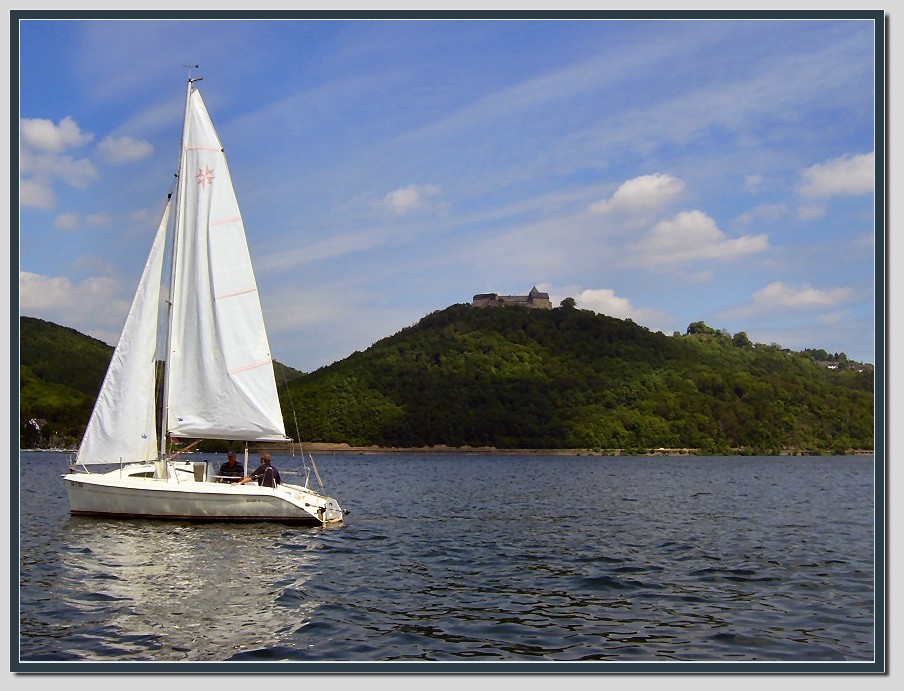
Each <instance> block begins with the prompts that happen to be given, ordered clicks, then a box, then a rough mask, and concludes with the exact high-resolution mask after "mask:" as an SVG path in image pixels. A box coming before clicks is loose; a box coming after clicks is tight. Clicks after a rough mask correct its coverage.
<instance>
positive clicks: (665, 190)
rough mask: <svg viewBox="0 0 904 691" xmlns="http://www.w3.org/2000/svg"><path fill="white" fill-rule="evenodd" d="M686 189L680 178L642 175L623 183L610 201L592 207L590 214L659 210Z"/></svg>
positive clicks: (656, 174) (657, 174) (660, 174)
mask: <svg viewBox="0 0 904 691" xmlns="http://www.w3.org/2000/svg"><path fill="white" fill-rule="evenodd" d="M683 189H684V183H683V182H682V181H681V180H679V179H678V178H674V177H672V176H671V175H665V174H663V173H654V174H653V175H641V176H640V177H636V178H633V179H631V180H628V181H626V182H624V183H622V185H621V187H619V188H618V189H617V190H615V194H613V195H612V196H611V197H610V198H609V199H606V200H603V201H601V202H597V203H596V204H593V205H591V206H590V213H593V214H610V213H637V212H642V211H647V210H650V209H658V208H660V207H662V206H663V205H664V204H666V203H668V202H670V201H671V200H672V199H674V198H675V197H677V196H678V195H679V194H680V193H681V191H682V190H683Z"/></svg>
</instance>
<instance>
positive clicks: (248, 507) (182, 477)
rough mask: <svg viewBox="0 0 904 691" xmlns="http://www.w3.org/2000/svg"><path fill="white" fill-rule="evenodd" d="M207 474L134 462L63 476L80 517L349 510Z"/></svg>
mask: <svg viewBox="0 0 904 691" xmlns="http://www.w3.org/2000/svg"><path fill="white" fill-rule="evenodd" d="M161 471H162V472H161ZM207 473H209V469H208V468H206V464H205V463H204V462H201V463H191V462H180V463H170V464H166V466H165V468H162V467H157V464H154V463H134V464H129V465H126V466H123V467H122V468H117V469H115V470H111V471H109V472H105V473H82V472H79V473H70V474H68V475H64V476H63V480H64V482H65V485H66V492H67V493H68V495H69V507H70V511H71V512H72V513H73V514H75V515H100V516H108V517H118V518H156V519H183V520H208V521H277V522H287V523H308V524H312V525H327V524H336V523H341V522H342V520H343V516H344V514H345V512H344V511H343V510H342V509H341V508H340V507H339V504H338V503H336V501H335V500H334V499H331V498H330V497H326V496H323V495H321V494H317V493H316V492H313V491H311V490H309V489H306V488H304V487H301V486H299V485H292V484H286V483H282V484H280V485H278V486H277V487H276V488H270V487H259V486H258V485H257V484H256V483H255V482H250V483H246V484H244V485H239V484H227V483H219V482H214V481H211V480H210V479H208V477H206V474H207ZM162 474H165V475H166V477H155V475H158V476H159V475H162Z"/></svg>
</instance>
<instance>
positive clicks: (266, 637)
mask: <svg viewBox="0 0 904 691" xmlns="http://www.w3.org/2000/svg"><path fill="white" fill-rule="evenodd" d="M149 527H150V528H151V530H149ZM320 539H321V536H320V533H319V532H316V533H312V532H310V531H293V530H286V528H285V526H281V525H278V524H270V525H259V526H256V527H255V528H254V530H249V528H248V526H247V525H245V524H235V525H233V524H229V523H216V524H204V523H197V522H190V523H188V522H173V521H167V522H165V523H158V522H156V521H147V520H116V521H115V522H114V521H108V520H103V519H100V520H98V519H91V520H87V519H84V518H80V517H77V516H76V517H73V518H72V519H71V520H70V521H69V522H68V525H67V527H66V549H65V550H64V552H63V554H62V557H61V564H62V566H61V569H60V572H59V573H60V576H61V578H60V579H59V581H58V583H57V584H56V585H55V590H54V592H55V593H58V594H59V595H60V596H61V597H62V599H63V600H64V601H65V602H66V603H67V607H68V608H70V609H71V610H72V611H71V613H70V614H69V615H67V619H68V621H67V624H66V633H65V641H66V642H65V649H66V651H67V653H68V654H69V655H73V656H77V657H78V658H79V659H82V660H93V661H103V660H112V659H115V660H117V661H155V662H161V661H193V660H194V661H222V660H229V659H230V658H234V657H235V656H237V655H243V654H247V653H249V652H251V651H255V650H267V649H272V648H279V647H280V646H281V645H286V646H288V645H292V644H293V643H292V641H293V635H294V632H295V631H297V630H298V629H299V628H301V627H303V626H305V625H306V624H310V623H311V621H312V620H313V616H314V612H315V610H316V608H317V607H318V606H319V605H320V604H321V603H320V602H319V601H317V600H316V599H315V598H312V597H310V596H309V595H308V594H307V593H306V590H305V589H306V588H308V587H309V586H308V584H309V581H310V580H311V579H313V578H316V576H317V573H318V564H319V561H320V554H321V550H319V549H316V547H317V546H318V545H319V544H320Z"/></svg>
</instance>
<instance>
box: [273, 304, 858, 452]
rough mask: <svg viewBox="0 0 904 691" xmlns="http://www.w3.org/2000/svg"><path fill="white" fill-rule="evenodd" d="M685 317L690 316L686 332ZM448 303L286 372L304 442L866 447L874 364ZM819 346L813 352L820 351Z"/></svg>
mask: <svg viewBox="0 0 904 691" xmlns="http://www.w3.org/2000/svg"><path fill="white" fill-rule="evenodd" d="M691 327H693V328H691ZM691 327H689V331H690V332H691V333H689V334H686V335H674V336H671V337H669V336H665V335H663V334H660V333H654V332H651V331H649V330H648V329H646V328H644V327H641V326H638V325H637V324H635V323H633V322H632V321H630V320H620V319H615V318H612V317H607V316H604V315H599V314H596V313H593V312H589V311H585V310H579V309H575V308H574V307H573V306H566V307H559V308H557V309H553V310H548V311H547V310H527V309H522V308H517V307H506V308H497V309H477V308H474V307H471V306H468V305H455V306H452V307H449V308H447V309H445V310H442V311H439V312H435V313H433V314H431V315H429V316H427V317H425V318H424V319H422V320H421V321H420V322H419V323H418V324H416V325H415V326H412V327H409V328H407V329H404V330H403V331H401V332H399V333H398V334H396V335H394V336H391V337H389V338H385V339H383V340H381V341H379V342H377V343H375V344H374V345H373V346H372V347H370V348H368V349H367V350H366V351H365V352H362V353H355V354H353V355H352V356H350V357H348V358H346V359H345V360H342V361H340V362H337V363H334V364H333V365H330V366H329V367H325V368H322V369H320V370H318V371H316V372H314V373H312V374H309V375H306V376H305V377H302V378H301V379H299V380H296V381H294V382H292V383H291V384H290V390H291V393H292V397H293V400H294V407H295V409H296V410H297V411H298V422H299V427H300V436H301V439H302V440H304V441H308V442H347V443H349V444H352V445H354V446H368V445H377V446H384V447H421V446H432V445H448V446H453V447H457V446H465V445H467V446H492V447H497V448H541V449H542V448H572V449H597V450H606V449H624V450H627V451H629V452H630V451H636V452H645V451H646V450H648V449H656V448H661V447H664V448H693V449H699V450H700V451H701V452H703V453H729V452H731V451H733V450H734V451H736V450H738V449H741V450H742V452H744V451H746V452H750V453H754V452H755V453H767V454H768V453H780V452H782V451H783V450H785V451H787V450H789V449H793V450H795V451H798V452H812V453H824V452H845V451H848V450H851V449H872V448H873V413H874V411H873V399H872V391H873V379H872V376H873V372H872V368H871V367H869V368H866V370H865V371H862V372H858V371H853V370H850V369H845V368H844V358H841V360H840V362H841V364H842V366H841V367H840V368H839V369H838V370H830V369H827V368H826V367H825V366H821V365H819V364H817V362H816V360H815V359H814V357H812V356H811V355H810V354H804V353H791V352H787V351H784V350H782V349H781V348H780V347H778V346H775V345H768V346H767V345H762V344H753V343H751V342H750V341H749V339H748V338H747V336H746V334H743V333H740V334H736V335H735V336H734V337H732V336H730V335H729V334H724V333H720V332H718V331H716V330H715V329H710V328H709V327H706V325H705V324H703V323H702V322H697V323H695V324H693V325H691ZM818 352H820V353H823V354H824V351H818Z"/></svg>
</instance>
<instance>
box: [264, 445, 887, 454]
mask: <svg viewBox="0 0 904 691" xmlns="http://www.w3.org/2000/svg"><path fill="white" fill-rule="evenodd" d="M270 448H271V449H272V448H277V449H280V448H281V449H284V450H285V451H286V452H288V453H298V452H301V451H304V452H305V453H309V454H310V453H316V454H318V455H335V454H348V455H358V456H377V455H381V454H412V455H418V454H419V455H442V454H456V455H468V454H473V455H485V456H698V455H701V454H700V449H693V448H676V449H666V448H658V449H649V450H647V451H646V452H645V453H637V452H632V451H631V450H626V449H497V448H496V447H494V446H446V445H444V444H437V445H435V446H422V447H387V446H351V445H349V444H346V443H344V442H341V443H340V442H311V443H308V444H298V443H294V444H282V445H279V446H277V447H270ZM744 451H745V450H744V449H736V450H735V453H730V454H717V455H729V456H743V455H745V454H744ZM703 455H707V454H703ZM766 455H773V454H766ZM777 455H778V456H816V455H819V454H815V453H812V452H807V451H798V450H792V449H785V450H782V452H781V453H779V454H777ZM845 455H851V456H872V455H875V451H872V450H866V449H852V450H851V451H850V452H849V453H848V454H845Z"/></svg>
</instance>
